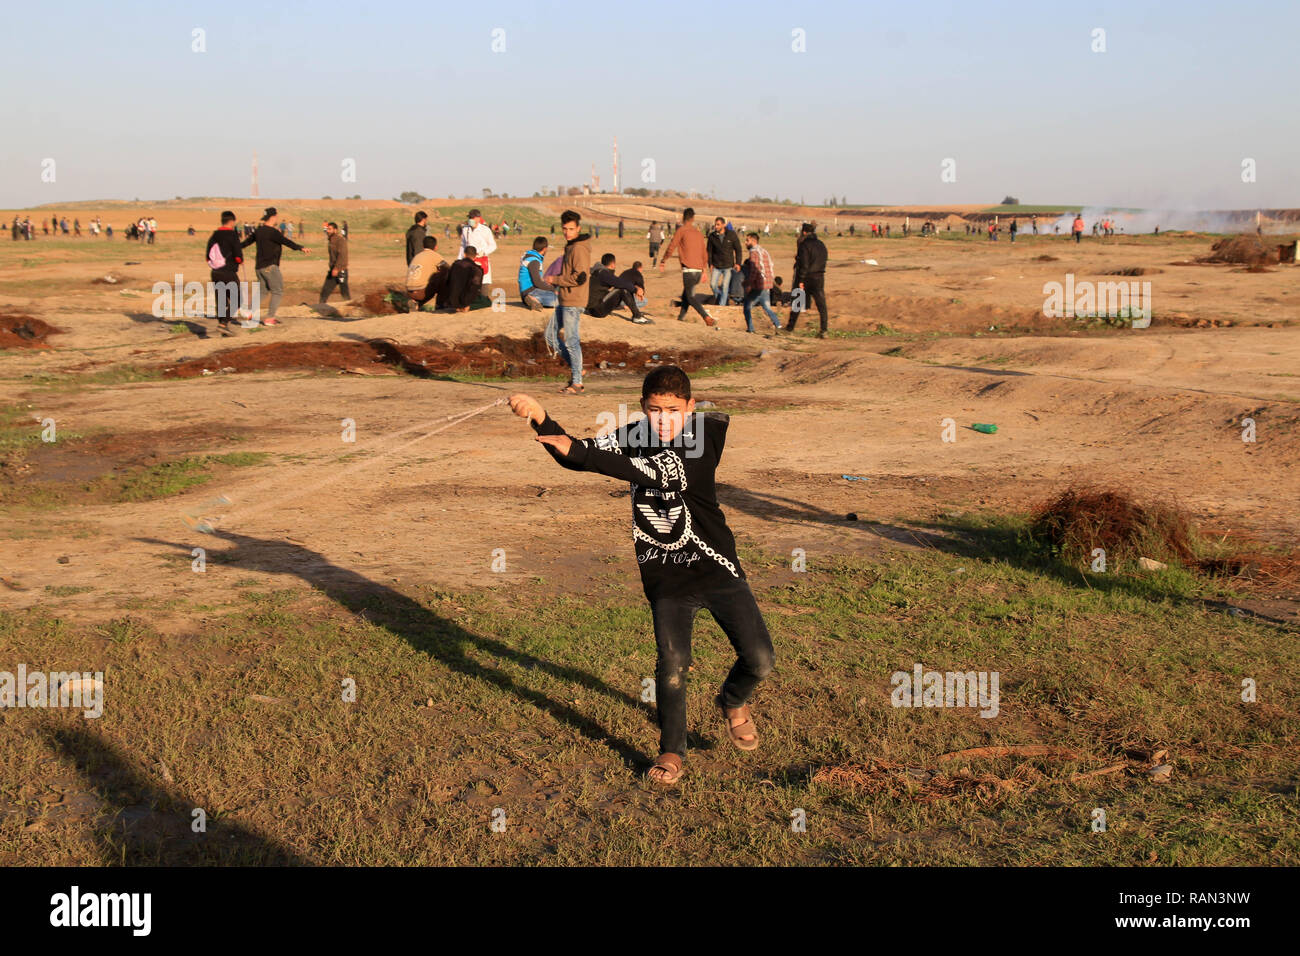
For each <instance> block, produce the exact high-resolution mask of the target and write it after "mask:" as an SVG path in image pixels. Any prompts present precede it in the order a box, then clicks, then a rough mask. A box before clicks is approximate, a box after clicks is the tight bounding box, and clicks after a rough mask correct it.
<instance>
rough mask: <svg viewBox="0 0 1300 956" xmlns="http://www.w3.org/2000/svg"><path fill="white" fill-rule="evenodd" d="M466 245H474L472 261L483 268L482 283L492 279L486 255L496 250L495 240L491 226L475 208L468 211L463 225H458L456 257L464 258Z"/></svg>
mask: <svg viewBox="0 0 1300 956" xmlns="http://www.w3.org/2000/svg"><path fill="white" fill-rule="evenodd" d="M466 246H473V247H474V252H475V253H476V254H475V256H474V261H475V262H477V263H478V264H479V267H480V268H481V269H482V270H483V284H484V285H487V284H488V283H489V282H491V281H492V263H491V261H490V260H489V259H488V256H490V255H491V254H492V253H494V252H496V251H497V241H496V239H495V238H493V236H492V228H491V227H490V226H488V225H486V224H485V223H484V222H483V217H482V216H480V215H479V211H478V210H477V209H471V210H470V211H469V216H468V217H466V221H465V225H463V226H461V227H460V252H459V253H458V254H457V255H456V258H457V259H464V258H465V247H466Z"/></svg>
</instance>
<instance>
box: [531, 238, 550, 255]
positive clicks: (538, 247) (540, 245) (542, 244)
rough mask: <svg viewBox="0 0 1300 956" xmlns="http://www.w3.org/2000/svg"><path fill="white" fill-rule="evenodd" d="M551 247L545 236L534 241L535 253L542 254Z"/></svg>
mask: <svg viewBox="0 0 1300 956" xmlns="http://www.w3.org/2000/svg"><path fill="white" fill-rule="evenodd" d="M549 245H550V243H549V242H547V241H546V237H545V236H538V237H537V238H536V239H534V240H533V251H534V252H541V251H542V250H543V249H545V248H546V247H547V246H549Z"/></svg>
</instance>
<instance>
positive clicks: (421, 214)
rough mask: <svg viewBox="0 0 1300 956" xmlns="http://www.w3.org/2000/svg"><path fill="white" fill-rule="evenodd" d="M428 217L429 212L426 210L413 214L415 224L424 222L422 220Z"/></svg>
mask: <svg viewBox="0 0 1300 956" xmlns="http://www.w3.org/2000/svg"><path fill="white" fill-rule="evenodd" d="M428 218H429V214H428V213H427V212H417V213H416V214H415V224H416V225H417V226H418V225H419V224H420V223H422V222H424V220H426V219H428Z"/></svg>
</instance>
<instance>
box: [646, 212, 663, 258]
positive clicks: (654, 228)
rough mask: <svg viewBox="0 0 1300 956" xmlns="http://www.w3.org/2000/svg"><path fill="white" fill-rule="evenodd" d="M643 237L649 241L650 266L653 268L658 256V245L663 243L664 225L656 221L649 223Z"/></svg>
mask: <svg viewBox="0 0 1300 956" xmlns="http://www.w3.org/2000/svg"><path fill="white" fill-rule="evenodd" d="M645 237H646V239H648V240H649V242H650V268H652V269H653V268H654V265H655V262H656V260H658V258H659V247H660V246H662V245H663V244H664V227H663V226H661V225H659V223H657V222H652V223H650V229H649V230H648V231H647V232H646V234H645Z"/></svg>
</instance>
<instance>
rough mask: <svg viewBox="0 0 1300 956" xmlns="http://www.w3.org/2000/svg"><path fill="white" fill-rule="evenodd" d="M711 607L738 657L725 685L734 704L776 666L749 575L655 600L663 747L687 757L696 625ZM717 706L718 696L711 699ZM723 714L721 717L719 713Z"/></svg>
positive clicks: (652, 607) (741, 701)
mask: <svg viewBox="0 0 1300 956" xmlns="http://www.w3.org/2000/svg"><path fill="white" fill-rule="evenodd" d="M701 608H707V609H708V611H709V613H710V614H712V615H713V618H714V620H716V621H717V622H718V625H719V626H720V627H721V628H722V630H723V633H725V634H726V635H727V640H729V641H731V646H732V647H733V648H735V651H736V663H735V664H734V665H733V666H732V668H731V672H730V673H729V674H728V675H727V679H726V681H724V682H723V685H722V699H723V701H724V703H726V705H727V706H728V707H740V706H741V705H742V704H744V703H745V702H746V701H748V700H749V698H750V696H751V695H752V694H753V693H754V688H755V687H756V686H757V685H758V682H759V681H761V680H762V679H763V678H765V677H766V676H767V675H768V674H770V673H771V672H772V666H773V662H774V656H773V652H772V638H771V637H770V636H769V635H768V633H767V625H766V624H765V623H764V622H763V614H762V612H761V611H759V609H758V602H757V601H755V600H754V593H753V592H752V591H751V590H750V589H749V583H748V582H747V581H740V580H731V581H724V582H722V583H721V584H718V585H714V586H712V587H706V588H702V589H700V590H699V591H696V592H694V593H688V594H674V595H661V596H660V597H658V598H655V599H653V600H651V602H650V613H651V614H652V615H653V617H654V627H655V644H656V645H657V646H658V649H659V659H658V663H657V664H656V665H655V699H656V701H657V702H658V717H659V752H660V753H672V754H677V755H678V756H679V757H681V758H683V759H685V757H686V672H687V669H688V668H689V667H690V664H691V627H692V624H693V623H694V620H695V615H696V613H697V612H698V611H699V610H700V609H701ZM710 706H712V702H710ZM718 719H719V720H721V717H719V718H718Z"/></svg>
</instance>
